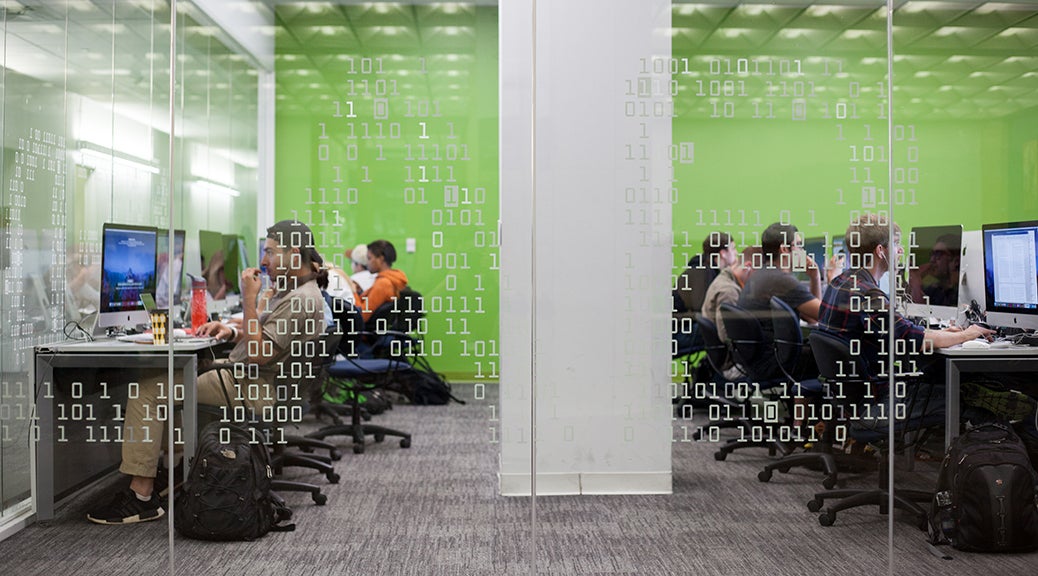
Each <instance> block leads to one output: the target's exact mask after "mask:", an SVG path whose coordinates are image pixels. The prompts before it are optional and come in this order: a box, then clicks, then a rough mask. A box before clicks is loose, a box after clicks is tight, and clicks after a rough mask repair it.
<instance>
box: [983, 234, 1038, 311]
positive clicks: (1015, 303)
mask: <svg viewBox="0 0 1038 576" xmlns="http://www.w3.org/2000/svg"><path fill="white" fill-rule="evenodd" d="M982 231H983V235H984V303H985V310H986V311H987V322H988V324H989V325H991V326H1003V327H1009V328H1023V329H1028V330H1034V329H1038V220H1034V221H1030V222H1008V223H1005V224H985V225H984V226H983V228H982Z"/></svg>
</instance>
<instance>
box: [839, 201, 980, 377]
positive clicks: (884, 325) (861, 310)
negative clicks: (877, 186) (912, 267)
mask: <svg viewBox="0 0 1038 576" xmlns="http://www.w3.org/2000/svg"><path fill="white" fill-rule="evenodd" d="M890 225H891V223H890V222H889V221H887V220H886V219H885V218H881V217H880V216H879V215H877V214H867V215H865V216H863V217H862V218H861V219H860V220H858V222H857V223H854V224H851V225H850V226H849V227H848V228H847V234H846V237H845V239H844V241H845V246H847V249H848V251H849V253H850V256H849V259H850V262H848V264H849V266H848V267H847V269H846V270H845V271H844V272H843V273H841V274H840V275H839V276H837V277H836V278H834V279H833V280H832V281H831V282H830V283H829V286H828V288H827V289H826V291H825V294H824V295H823V296H822V303H821V306H820V310H819V318H818V328H819V329H821V330H825V331H826V332H830V333H833V334H837V335H839V336H842V337H844V338H846V339H847V340H849V341H854V340H857V341H859V342H860V344H861V355H862V357H863V358H864V359H865V360H866V362H867V365H868V369H869V371H870V373H869V374H868V376H870V377H872V378H873V379H875V378H877V375H878V374H882V373H885V372H884V371H882V370H881V365H880V363H881V362H884V361H885V359H886V356H887V355H888V354H889V350H888V339H889V335H890V333H891V331H893V334H894V338H895V345H894V349H895V351H897V352H900V351H902V350H904V352H905V353H906V354H907V355H908V356H909V359H911V357H914V356H921V355H923V354H924V353H926V351H928V350H931V349H933V348H946V347H948V346H954V345H956V344H961V343H963V342H966V341H967V340H973V339H975V338H984V339H991V334H992V332H993V331H992V330H989V329H987V328H981V327H980V326H977V325H976V324H974V325H971V326H969V327H968V328H966V329H961V328H958V327H954V326H953V327H950V328H946V329H944V330H930V329H924V328H923V327H922V326H919V325H917V324H914V323H913V322H911V321H910V320H908V319H907V318H905V317H904V316H902V315H901V314H899V313H897V312H896V311H895V313H894V322H893V325H892V326H890V327H889V329H888V324H889V322H890V317H889V305H890V301H889V299H888V298H887V296H886V294H884V293H883V290H881V289H880V287H879V284H878V283H877V281H876V279H877V278H880V277H882V276H883V274H884V273H886V272H887V271H889V270H890V269H891V262H893V263H895V264H896V262H897V260H898V258H900V257H901V256H902V254H903V253H904V249H903V248H902V247H901V229H900V227H898V225H897V224H896V223H895V224H893V227H894V236H893V246H890ZM902 360H904V359H902ZM917 364H918V363H917ZM910 366H911V364H909V365H907V366H904V369H909V367H910ZM913 371H914V370H913Z"/></svg>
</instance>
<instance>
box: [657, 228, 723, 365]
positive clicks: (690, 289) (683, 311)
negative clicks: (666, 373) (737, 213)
mask: <svg viewBox="0 0 1038 576" xmlns="http://www.w3.org/2000/svg"><path fill="white" fill-rule="evenodd" d="M736 256H737V253H736V251H735V241H733V240H732V237H731V235H730V234H728V233H727V232H711V233H710V234H709V235H707V237H706V238H705V239H704V240H703V252H702V253H700V254H696V255H695V256H693V257H692V258H691V259H690V260H689V261H688V265H687V266H686V267H685V270H684V272H682V273H681V275H680V276H678V278H677V286H676V287H675V288H674V290H673V298H674V307H673V316H672V320H671V321H672V322H673V326H674V329H673V333H674V341H675V342H676V343H677V344H676V349H677V350H689V349H693V348H695V347H696V346H697V345H701V342H699V338H698V337H697V335H696V333H695V327H694V325H693V324H692V322H691V319H692V318H695V315H696V314H697V313H698V312H700V311H701V310H702V308H703V298H704V297H705V296H706V291H707V288H708V287H709V286H710V284H711V283H712V282H713V281H714V279H715V278H717V275H718V273H720V271H721V270H723V269H725V268H728V267H729V266H731V265H732V264H734V263H735V260H736ZM683 323H684V324H683ZM682 325H684V326H686V327H687V326H692V328H693V329H692V331H689V330H687V329H682Z"/></svg>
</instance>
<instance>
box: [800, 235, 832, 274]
mask: <svg viewBox="0 0 1038 576" xmlns="http://www.w3.org/2000/svg"><path fill="white" fill-rule="evenodd" d="M826 244H827V238H826V237H825V236H815V237H812V238H805V239H804V252H805V253H806V254H807V256H810V257H811V258H812V259H814V261H815V264H817V265H818V273H819V276H820V277H821V278H822V282H823V283H824V282H825V257H826ZM806 266H807V260H806V259H804V260H803V261H798V260H797V259H796V258H795V257H794V260H793V275H794V276H796V278H797V280H800V281H801V282H807V281H808V276H807V270H806Z"/></svg>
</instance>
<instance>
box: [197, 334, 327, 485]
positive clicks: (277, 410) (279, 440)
mask: <svg viewBox="0 0 1038 576" xmlns="http://www.w3.org/2000/svg"><path fill="white" fill-rule="evenodd" d="M339 339H340V335H339V334H336V333H335V332H334V331H329V332H327V333H326V334H324V335H323V336H322V337H321V338H320V339H319V340H317V341H316V343H315V345H314V347H313V351H314V352H315V355H314V357H312V358H308V357H305V352H304V351H305V350H306V348H308V347H307V346H301V347H300V353H299V354H296V355H294V356H293V357H292V359H291V360H290V362H291V363H292V364H290V366H293V367H295V366H298V367H299V371H298V372H296V373H297V374H299V375H300V376H299V377H298V378H292V377H291V376H285V375H284V373H288V374H291V373H292V372H295V370H293V369H288V370H286V369H282V370H281V372H282V373H283V374H279V375H278V377H277V378H276V379H275V383H274V387H275V394H276V396H277V397H279V398H283V399H282V400H279V401H278V403H277V404H275V406H274V409H273V410H271V411H270V415H273V416H274V420H273V421H268V420H266V419H265V418H263V417H262V416H263V415H256V414H251V415H249V412H251V411H249V410H246V411H245V414H246V419H245V421H242V422H238V423H239V424H244V425H246V426H252V427H254V428H256V429H257V431H259V433H260V434H262V435H263V437H264V443H265V444H267V445H268V446H270V449H271V468H272V469H273V472H274V473H275V474H276V475H280V474H281V473H282V471H283V469H284V468H285V467H290V466H291V467H305V468H310V469H312V470H315V471H317V472H320V473H321V474H324V476H325V478H326V479H327V480H328V482H329V483H331V484H337V483H338V482H339V480H340V476H339V474H338V473H337V472H336V471H335V468H334V466H333V465H332V462H333V461H335V460H338V459H340V458H341V454H340V452H339V450H338V447H337V446H335V445H334V444H331V443H328V442H323V441H321V440H319V439H314V438H308V437H305V436H298V435H292V434H286V433H285V431H284V430H285V426H286V425H287V422H284V421H282V420H283V419H281V418H278V416H280V415H282V414H284V415H291V414H292V413H294V412H296V409H298V411H299V412H300V413H303V412H305V401H304V398H305V396H304V394H303V391H305V390H309V389H310V388H311V387H313V386H319V385H320V384H319V383H320V382H321V381H322V380H323V379H324V378H325V376H326V369H327V366H328V365H329V364H330V363H331V361H332V359H333V354H334V352H333V351H334V350H336V349H337V348H338V345H339ZM297 363H298V364H297ZM216 369H229V370H231V372H232V373H233V371H234V365H233V364H230V363H224V362H217V363H214V364H212V365H211V366H209V367H208V368H207V369H206V370H205V371H209V370H216ZM221 374H222V373H221ZM290 391H291V392H290ZM282 392H283V393H282ZM228 402H232V401H231V399H230V398H228ZM227 408H230V409H229V410H226V409H225V407H223V406H210V405H205V404H199V405H198V412H199V416H200V417H201V416H202V415H203V414H206V415H208V416H209V417H210V418H211V419H212V418H213V417H215V418H216V419H221V418H224V417H226V416H227V415H228V414H235V412H236V411H235V410H233V408H234V404H233V402H232V403H231V404H229V405H228V407H227ZM289 447H298V448H301V449H302V450H304V451H306V450H309V451H313V450H314V449H315V448H322V449H326V450H328V452H329V454H328V456H322V455H318V454H300V453H297V452H293V451H289V450H288V449H287V448H289ZM271 490H274V491H275V492H278V491H291V492H309V493H310V497H311V499H312V500H313V501H314V503H315V504H317V505H323V504H324V503H325V502H327V499H328V497H327V496H326V495H324V494H323V493H321V489H320V487H318V486H316V485H314V484H310V483H307V482H299V481H291V480H284V479H280V478H274V479H273V480H272V483H271Z"/></svg>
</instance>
